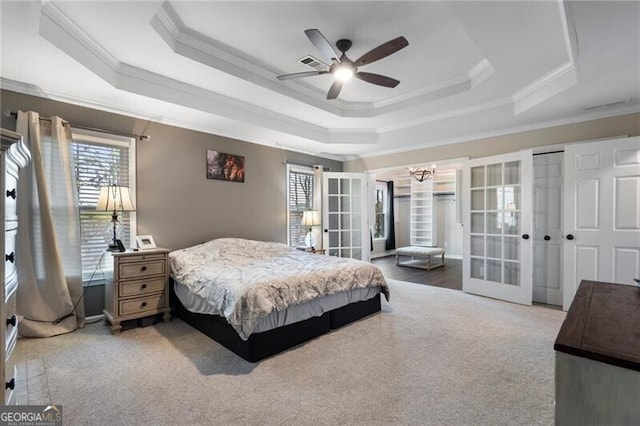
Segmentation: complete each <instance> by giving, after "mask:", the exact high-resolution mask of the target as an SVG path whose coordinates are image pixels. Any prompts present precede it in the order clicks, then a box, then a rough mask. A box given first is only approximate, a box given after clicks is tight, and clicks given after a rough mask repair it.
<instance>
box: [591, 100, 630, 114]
mask: <svg viewBox="0 0 640 426" xmlns="http://www.w3.org/2000/svg"><path fill="white" fill-rule="evenodd" d="M630 100H631V98H626V99H620V100H617V101H613V102H609V103H606V104H599V105H591V106H588V107H585V108H582V111H584V112H586V111H593V110H596V109H604V108H611V107H614V106H619V105H625V104H628V103H629V101H630Z"/></svg>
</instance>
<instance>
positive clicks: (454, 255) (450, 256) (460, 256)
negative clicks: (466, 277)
mask: <svg viewBox="0 0 640 426" xmlns="http://www.w3.org/2000/svg"><path fill="white" fill-rule="evenodd" d="M444 258H445V259H458V260H462V255H461V254H447V253H446V252H445V253H444Z"/></svg>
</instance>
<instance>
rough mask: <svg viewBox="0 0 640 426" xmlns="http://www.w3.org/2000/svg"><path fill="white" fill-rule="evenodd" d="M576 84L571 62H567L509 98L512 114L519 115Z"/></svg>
mask: <svg viewBox="0 0 640 426" xmlns="http://www.w3.org/2000/svg"><path fill="white" fill-rule="evenodd" d="M576 84H578V78H577V76H576V71H575V68H574V66H573V62H571V61H567V62H565V63H564V64H562V65H560V66H559V67H557V68H556V69H554V70H552V71H550V72H549V73H547V74H545V75H543V76H542V77H540V78H538V79H537V80H534V81H533V82H531V83H529V84H528V85H526V86H525V87H523V88H522V89H520V90H518V91H517V92H516V93H514V94H513V96H512V97H511V98H512V100H513V111H514V114H515V115H518V114H521V113H523V112H525V111H527V110H529V109H531V108H533V107H534V106H536V105H539V104H541V103H542V102H544V101H546V100H548V99H551V98H552V97H554V96H556V95H557V94H559V93H561V92H564V91H565V90H567V89H569V88H570V87H573V86H575V85H576Z"/></svg>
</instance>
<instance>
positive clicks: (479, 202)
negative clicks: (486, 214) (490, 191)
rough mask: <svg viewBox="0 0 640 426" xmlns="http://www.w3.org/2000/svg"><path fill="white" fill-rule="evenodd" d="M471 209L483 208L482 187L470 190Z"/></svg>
mask: <svg viewBox="0 0 640 426" xmlns="http://www.w3.org/2000/svg"><path fill="white" fill-rule="evenodd" d="M471 210H484V189H472V190H471Z"/></svg>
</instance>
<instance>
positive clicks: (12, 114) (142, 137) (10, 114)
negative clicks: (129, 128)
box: [4, 110, 151, 141]
mask: <svg viewBox="0 0 640 426" xmlns="http://www.w3.org/2000/svg"><path fill="white" fill-rule="evenodd" d="M4 115H6V116H7V117H15V118H18V113H17V112H15V111H9V110H6V111H5V113H4ZM39 118H40V120H45V121H51V119H50V118H47V117H39ZM62 122H63V123H64V124H67V125H68V126H69V127H73V128H74V129H81V130H91V131H93V132H100V133H109V134H112V135H116V136H126V137H130V138H131V137H133V138H136V139H140V140H141V141H142V140H150V139H151V136H149V135H136V134H135V133H127V132H120V131H117V130H108V129H101V128H99V127H90V126H81V125H78V124H71V123H69V122H68V121H67V120H62Z"/></svg>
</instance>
